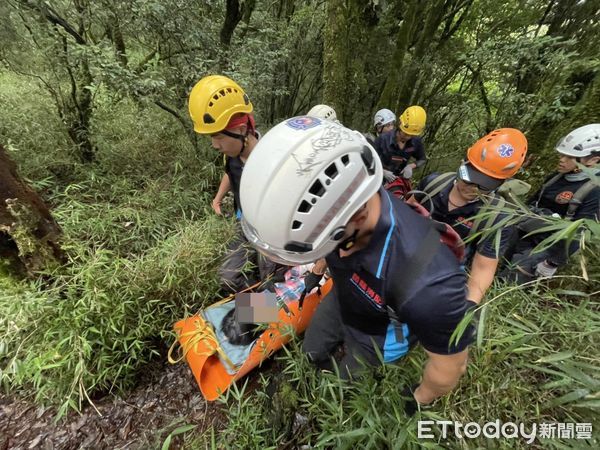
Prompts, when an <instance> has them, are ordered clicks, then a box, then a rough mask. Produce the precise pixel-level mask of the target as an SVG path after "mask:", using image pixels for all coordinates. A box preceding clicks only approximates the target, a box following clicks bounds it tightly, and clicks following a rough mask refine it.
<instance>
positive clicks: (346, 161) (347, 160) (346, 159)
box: [342, 155, 350, 166]
mask: <svg viewBox="0 0 600 450" xmlns="http://www.w3.org/2000/svg"><path fill="white" fill-rule="evenodd" d="M342 164H343V165H345V166H347V165H348V164H350V157H349V156H348V155H344V156H342Z"/></svg>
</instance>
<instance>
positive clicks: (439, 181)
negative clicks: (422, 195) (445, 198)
mask: <svg viewBox="0 0 600 450" xmlns="http://www.w3.org/2000/svg"><path fill="white" fill-rule="evenodd" d="M455 178H456V173H455V172H446V173H442V174H440V175H438V176H437V177H435V178H434V179H433V180H431V181H430V182H429V183H427V185H426V186H425V187H424V188H423V191H424V192H426V193H427V194H428V195H430V196H431V197H435V196H436V195H438V194H439V193H440V192H442V191H443V190H444V188H446V187H447V186H448V185H449V184H450V183H451V182H452V181H454V179H455Z"/></svg>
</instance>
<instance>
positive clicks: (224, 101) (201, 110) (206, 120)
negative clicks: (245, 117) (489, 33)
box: [189, 75, 253, 134]
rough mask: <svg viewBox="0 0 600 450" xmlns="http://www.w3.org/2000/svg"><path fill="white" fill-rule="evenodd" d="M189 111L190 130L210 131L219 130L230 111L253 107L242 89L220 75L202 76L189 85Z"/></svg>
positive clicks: (247, 109)
mask: <svg viewBox="0 0 600 450" xmlns="http://www.w3.org/2000/svg"><path fill="white" fill-rule="evenodd" d="M189 110H190V116H191V117H192V121H193V122H194V131H195V132H196V133H200V134H213V133H218V132H219V131H223V130H224V129H225V128H226V127H227V124H228V123H229V121H230V120H231V117H232V116H233V115H234V114H238V113H246V114H249V113H251V112H252V110H253V107H252V103H251V102H250V99H249V98H248V96H247V95H246V93H245V92H244V90H243V89H242V88H241V87H240V86H239V85H238V84H237V83H236V82H235V81H233V80H231V79H229V78H227V77H225V76H223V75H210V76H207V77H204V78H202V79H201V80H200V81H198V83H196V85H195V86H194V87H193V88H192V91H191V92H190V97H189Z"/></svg>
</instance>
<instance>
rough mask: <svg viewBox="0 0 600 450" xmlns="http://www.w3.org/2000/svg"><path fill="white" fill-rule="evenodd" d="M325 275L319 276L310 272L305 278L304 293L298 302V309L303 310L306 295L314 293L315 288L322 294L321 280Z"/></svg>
mask: <svg viewBox="0 0 600 450" xmlns="http://www.w3.org/2000/svg"><path fill="white" fill-rule="evenodd" d="M323 275H325V274H324V273H321V274H318V273H314V272H310V273H309V274H308V275H306V277H304V291H302V295H301V296H300V301H299V302H298V307H299V308H300V309H302V307H303V306H304V298H305V297H306V294H308V293H309V292H310V291H312V290H313V289H314V288H318V289H319V293H320V292H321V287H320V286H321V285H320V283H321V279H322V278H323Z"/></svg>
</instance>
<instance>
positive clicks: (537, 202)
mask: <svg viewBox="0 0 600 450" xmlns="http://www.w3.org/2000/svg"><path fill="white" fill-rule="evenodd" d="M562 176H563V174H562V173H557V174H556V175H554V176H553V177H552V178H550V179H549V180H548V181H546V182H545V183H544V185H543V186H542V188H541V189H540V193H539V194H538V198H537V200H536V201H535V206H536V208H537V207H538V205H539V203H540V200H541V199H542V195H544V191H545V190H546V189H548V188H549V187H550V186H552V185H553V184H554V183H556V182H557V181H558V180H560V179H561V178H562Z"/></svg>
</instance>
